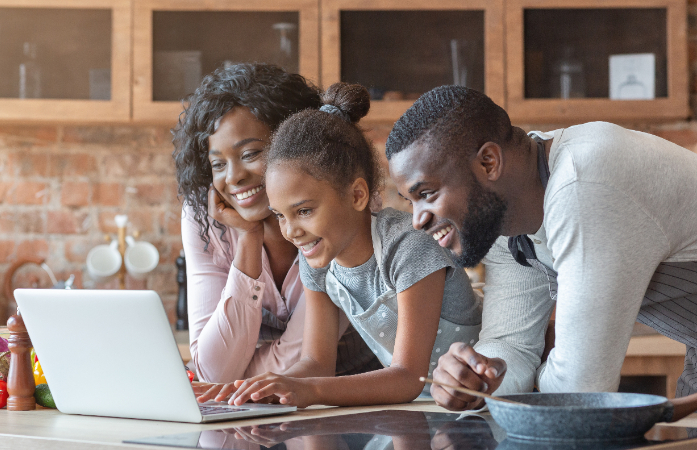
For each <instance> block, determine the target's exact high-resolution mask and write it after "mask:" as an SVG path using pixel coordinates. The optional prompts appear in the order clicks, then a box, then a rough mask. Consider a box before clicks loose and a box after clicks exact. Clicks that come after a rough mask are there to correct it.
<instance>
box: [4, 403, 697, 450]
mask: <svg viewBox="0 0 697 450" xmlns="http://www.w3.org/2000/svg"><path fill="white" fill-rule="evenodd" d="M382 410H403V411H422V412H426V413H429V412H430V413H432V412H448V411H446V410H444V409H443V408H440V407H438V406H436V405H435V404H434V403H433V402H432V401H427V400H420V399H419V400H417V401H415V402H412V403H408V404H401V405H389V406H370V407H351V408H328V407H321V406H320V407H311V408H307V409H305V410H301V411H297V412H295V413H292V414H287V415H283V416H271V417H266V418H256V419H248V420H237V421H228V422H217V423H212V424H205V425H203V424H187V423H175V422H160V421H151V420H135V419H115V418H107V417H92V416H76V415H67V414H62V413H60V412H58V411H56V410H50V409H43V408H41V409H37V410H36V411H22V412H17V411H7V410H0V449H17V448H22V449H33V450H44V449H56V450H68V449H75V450H87V449H96V450H116V449H118V450H123V449H127V448H131V449H151V450H152V449H156V448H173V447H152V446H148V445H141V444H124V443H123V441H124V440H131V439H141V438H148V437H154V436H161V435H168V434H181V433H192V432H199V431H204V430H216V429H221V428H230V427H233V426H234V427H245V426H251V425H260V424H269V423H278V422H291V421H296V420H303V419H312V418H322V417H327V418H328V417H336V416H339V415H346V414H356V413H361V412H374V411H382ZM482 416H483V417H484V418H485V419H487V418H488V414H483V415H482ZM671 425H674V426H676V427H680V426H682V427H685V426H688V427H697V414H695V415H692V416H690V417H687V418H685V419H683V420H681V421H680V422H677V423H676V424H671ZM696 445H697V444H696V441H695V440H691V441H682V442H681V441H675V442H668V443H664V444H658V445H656V446H652V447H651V448H652V449H654V448H655V449H673V450H682V449H685V450H687V449H694V448H695V446H696ZM250 448H256V447H255V446H254V445H251V446H250ZM455 448H458V447H455Z"/></svg>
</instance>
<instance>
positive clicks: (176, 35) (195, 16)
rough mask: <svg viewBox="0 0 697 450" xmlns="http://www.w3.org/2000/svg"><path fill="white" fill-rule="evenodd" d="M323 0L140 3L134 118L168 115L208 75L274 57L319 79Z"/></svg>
mask: <svg viewBox="0 0 697 450" xmlns="http://www.w3.org/2000/svg"><path fill="white" fill-rule="evenodd" d="M319 59H320V58H319V5H318V3H317V0H257V1H254V2H250V1H246V0H225V1H222V0H219V1H211V0H208V1H199V0H138V1H135V2H134V30H133V78H134V80H133V118H134V119H135V120H145V121H148V120H154V121H162V120H163V119H166V121H168V122H173V121H175V120H176V118H177V116H178V115H179V113H180V112H181V111H182V100H183V99H184V98H185V97H186V96H187V95H188V94H190V93H192V92H193V90H194V89H195V87H196V86H198V85H199V84H200V82H201V79H202V76H203V75H205V74H207V73H210V72H212V71H213V70H214V69H216V68H217V67H219V66H221V65H224V64H234V63H237V62H253V61H259V62H272V63H277V64H279V65H283V66H284V67H286V68H287V69H288V70H292V71H294V72H299V73H301V74H302V75H304V76H306V77H307V78H309V79H310V80H312V81H314V82H315V83H319Z"/></svg>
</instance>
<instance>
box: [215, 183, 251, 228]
mask: <svg viewBox="0 0 697 450" xmlns="http://www.w3.org/2000/svg"><path fill="white" fill-rule="evenodd" d="M208 215H209V216H210V217H212V218H213V219H215V220H217V221H218V222H220V223H222V224H223V225H225V226H228V227H230V228H234V229H235V230H237V231H238V232H240V233H262V234H263V233H264V225H263V222H262V221H258V222H249V221H247V220H244V219H243V218H242V216H241V215H240V213H238V212H237V211H236V210H235V208H233V207H232V206H231V205H230V204H229V203H228V202H227V201H225V199H224V198H223V197H222V196H221V195H220V193H219V192H218V190H217V189H216V188H215V187H214V186H213V185H211V186H210V187H209V188H208Z"/></svg>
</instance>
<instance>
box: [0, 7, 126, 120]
mask: <svg viewBox="0 0 697 450" xmlns="http://www.w3.org/2000/svg"><path fill="white" fill-rule="evenodd" d="M0 8H22V9H25V8H26V9H30V8H36V9H41V8H50V9H109V10H111V100H84V99H80V100H72V99H50V98H46V99H44V98H40V99H20V98H0V120H8V121H18V120H22V121H47V122H56V121H61V122H67V121H69V122H127V121H129V120H130V118H131V29H132V26H131V25H132V23H131V19H132V10H131V0H0ZM0 10H1V9H0Z"/></svg>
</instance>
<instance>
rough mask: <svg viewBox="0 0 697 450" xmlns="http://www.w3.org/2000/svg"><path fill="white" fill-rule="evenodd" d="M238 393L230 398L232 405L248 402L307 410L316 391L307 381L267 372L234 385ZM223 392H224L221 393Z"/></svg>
mask: <svg viewBox="0 0 697 450" xmlns="http://www.w3.org/2000/svg"><path fill="white" fill-rule="evenodd" d="M234 385H235V388H236V391H235V392H234V394H233V395H232V397H231V398H230V401H229V402H228V403H230V404H231V405H237V406H240V405H242V404H244V403H245V402H247V401H250V400H251V401H253V402H259V403H260V402H263V401H264V400H267V399H273V400H272V401H273V402H274V403H280V404H282V405H289V406H297V407H298V408H305V407H307V406H309V405H312V404H313V403H315V402H314V391H313V389H312V386H311V385H310V384H309V383H308V381H307V380H306V379H303V378H291V377H285V376H283V375H276V374H275V373H271V372H267V373H265V374H263V375H257V376H255V377H252V378H248V379H246V380H244V381H242V380H237V381H235V383H234ZM221 392H222V391H221Z"/></svg>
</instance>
